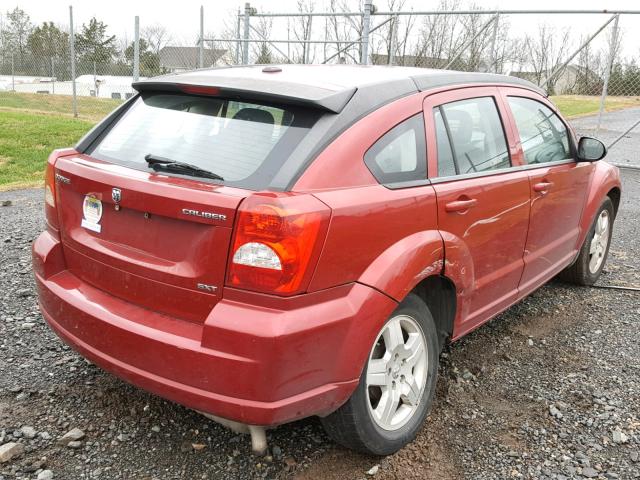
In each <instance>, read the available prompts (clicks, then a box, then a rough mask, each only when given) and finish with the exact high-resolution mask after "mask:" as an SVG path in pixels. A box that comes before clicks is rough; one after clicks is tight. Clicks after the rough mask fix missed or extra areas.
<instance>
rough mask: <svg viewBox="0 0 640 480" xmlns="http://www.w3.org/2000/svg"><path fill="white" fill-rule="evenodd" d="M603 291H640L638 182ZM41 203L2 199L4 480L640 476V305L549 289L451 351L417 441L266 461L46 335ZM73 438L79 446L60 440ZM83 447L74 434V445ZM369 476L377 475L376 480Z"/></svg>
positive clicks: (0, 420)
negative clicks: (38, 240)
mask: <svg viewBox="0 0 640 480" xmlns="http://www.w3.org/2000/svg"><path fill="white" fill-rule="evenodd" d="M623 180H624V189H625V190H624V195H623V203H622V207H621V210H620V214H619V217H618V219H617V222H616V228H615V231H614V239H613V244H612V248H611V254H610V257H609V262H608V265H607V267H606V273H605V274H604V275H603V277H602V279H601V282H600V283H601V285H627V286H636V287H637V286H640V273H639V272H640V260H639V257H638V255H637V252H638V250H639V249H640V231H639V229H640V227H639V226H638V225H639V224H640V222H639V219H640V211H639V210H640V172H639V171H634V170H628V169H627V170H624V171H623ZM42 197H43V192H42V190H23V191H14V192H4V193H0V201H2V200H11V201H12V206H7V207H0V249H1V250H0V251H1V252H2V264H1V265H2V269H1V270H0V291H2V292H3V294H2V297H1V298H0V372H1V375H0V460H1V459H2V451H3V450H2V449H3V448H7V444H9V443H11V442H14V443H17V444H18V447H17V449H18V450H21V449H22V450H24V451H23V452H22V453H20V454H19V455H18V456H16V457H15V458H13V459H12V460H9V461H8V462H5V463H0V480H4V479H14V478H25V479H26V478H29V479H35V478H41V479H46V478H52V477H51V476H50V472H51V474H52V475H53V478H56V479H81V478H82V479H88V478H99V479H125V478H126V479H174V478H175V479H177V478H184V479H198V478H234V479H235V478H237V479H244V478H290V477H295V478H298V479H315V478H319V477H321V478H323V479H324V480H330V479H343V478H344V479H349V478H354V479H362V478H371V477H374V478H382V479H386V478H402V479H411V478H420V479H438V480H448V479H505V478H538V479H564V478H603V479H604V478H621V479H634V478H640V458H639V455H640V293H638V292H633V291H622V290H612V289H601V288H576V287H572V286H568V285H565V284H561V283H558V282H552V283H550V284H549V285H547V286H545V287H543V288H542V289H540V290H539V291H537V292H535V293H534V294H533V295H531V296H530V297H528V298H527V299H526V300H524V301H523V302H521V303H520V304H518V305H516V306H514V307H512V308H511V309H509V310H508V311H507V312H505V313H504V314H502V315H500V317H499V318H498V319H496V320H494V321H493V322H491V323H489V324H488V325H486V326H484V327H482V328H480V329H479V330H477V331H476V332H474V333H472V334H470V335H468V336H467V337H465V338H464V339H462V340H461V341H459V342H456V343H455V344H453V345H451V346H449V347H447V349H446V351H445V353H444V354H443V359H442V367H441V372H440V373H441V377H440V382H439V387H438V394H437V398H436V401H435V405H434V409H433V411H432V413H431V415H430V417H429V419H428V421H427V423H426V426H425V428H424V429H423V430H422V432H421V433H420V434H419V436H418V439H417V440H416V441H415V442H414V443H412V444H411V445H409V446H408V447H406V448H404V449H403V450H401V451H400V452H398V453H397V454H395V455H392V456H390V457H387V458H385V459H380V458H375V457H368V456H363V455H358V454H355V453H352V452H349V451H346V450H344V449H341V448H338V447H336V446H334V445H332V444H331V442H330V441H329V440H328V439H327V437H326V436H325V435H324V433H323V432H322V429H321V428H320V426H319V423H318V421H317V420H316V419H309V420H305V421H301V422H296V423H294V424H291V425H285V426H282V427H279V428H277V429H275V430H273V431H271V432H269V443H270V447H271V453H272V455H271V456H270V457H267V458H256V457H253V456H252V455H251V454H250V445H249V442H248V439H247V438H245V437H242V436H238V435H235V434H233V433H231V432H229V431H228V430H226V429H224V428H222V427H220V426H218V425H216V424H214V423H212V422H210V421H208V420H207V419H205V418H204V417H201V416H200V415H199V414H197V413H194V412H192V411H190V410H187V409H185V408H183V407H180V406H177V405H174V404H172V403H169V402H165V401H163V400H161V399H159V398H157V397H154V396H152V395H149V394H147V393H145V392H143V391H141V390H138V389H136V388H134V387H131V386H129V385H127V384H125V383H124V382H122V381H120V380H118V379H117V378H115V377H112V376H111V375H109V374H107V373H104V372H102V371H101V370H99V369H97V368H96V367H94V366H92V365H90V364H88V363H87V362H85V361H84V360H83V359H82V358H81V357H79V356H78V355H77V354H75V353H74V352H73V351H72V350H70V349H69V348H68V347H66V346H65V345H63V344H62V342H61V341H60V340H58V338H57V337H56V336H55V335H54V334H52V333H51V332H50V331H49V329H48V328H47V327H46V325H45V324H44V321H43V320H42V318H41V316H40V314H39V313H38V309H37V306H36V297H35V296H34V287H33V280H32V276H31V269H30V268H31V267H30V264H31V261H30V246H31V242H32V241H33V239H34V238H35V237H36V236H37V234H38V233H39V231H40V230H41V228H42V213H41V212H42ZM73 429H80V430H81V432H77V431H75V432H73V434H72V435H71V436H72V437H73V438H65V439H62V437H63V436H64V435H65V434H67V433H68V432H70V431H72V430H73ZM74 435H75V436H74ZM367 472H369V473H370V474H373V473H374V472H375V475H370V474H369V473H367Z"/></svg>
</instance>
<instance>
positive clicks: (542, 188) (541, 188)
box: [533, 182, 553, 193]
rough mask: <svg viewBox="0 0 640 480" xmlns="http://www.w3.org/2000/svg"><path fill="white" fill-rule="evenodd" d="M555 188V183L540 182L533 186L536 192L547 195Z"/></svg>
mask: <svg viewBox="0 0 640 480" xmlns="http://www.w3.org/2000/svg"><path fill="white" fill-rule="evenodd" d="M551 187H553V182H539V183H536V184H535V185H534V186H533V191H534V192H540V193H547V191H548V190H549V189H550V188H551Z"/></svg>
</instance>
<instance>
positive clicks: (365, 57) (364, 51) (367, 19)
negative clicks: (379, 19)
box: [360, 0, 371, 65]
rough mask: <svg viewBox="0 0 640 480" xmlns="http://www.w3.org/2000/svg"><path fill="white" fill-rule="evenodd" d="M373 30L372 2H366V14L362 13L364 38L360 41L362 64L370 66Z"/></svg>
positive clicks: (368, 0) (367, 0) (365, 0)
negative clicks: (370, 44) (370, 46)
mask: <svg viewBox="0 0 640 480" xmlns="http://www.w3.org/2000/svg"><path fill="white" fill-rule="evenodd" d="M370 28H371V0H364V12H363V13H362V37H361V38H360V40H361V41H362V43H361V49H360V63H361V64H362V65H368V64H369V29H370Z"/></svg>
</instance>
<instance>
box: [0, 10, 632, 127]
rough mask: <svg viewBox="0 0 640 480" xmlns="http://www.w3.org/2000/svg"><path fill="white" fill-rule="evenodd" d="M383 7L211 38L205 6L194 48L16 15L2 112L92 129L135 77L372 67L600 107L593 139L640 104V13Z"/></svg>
mask: <svg viewBox="0 0 640 480" xmlns="http://www.w3.org/2000/svg"><path fill="white" fill-rule="evenodd" d="M387 1H388V8H389V10H388V11H379V10H378V9H376V7H375V5H374V4H372V3H371V0H366V1H365V2H364V3H363V5H362V6H361V7H362V8H361V9H360V10H355V11H349V9H348V8H347V7H348V3H345V2H338V1H335V0H330V1H329V2H328V9H327V11H323V12H319V11H314V5H315V4H314V3H313V2H310V1H301V2H299V3H298V11H296V12H291V13H286V14H279V13H259V12H258V11H257V10H256V9H254V8H252V7H251V5H250V4H248V3H247V4H246V5H245V8H244V9H243V10H238V11H237V12H233V13H232V14H230V15H228V16H227V18H226V19H225V20H224V26H223V27H220V25H219V23H220V22H217V24H218V25H217V33H216V34H212V33H205V26H206V24H207V23H206V22H205V19H207V18H213V15H214V12H211V13H210V14H209V15H208V16H205V10H204V9H203V8H201V9H200V22H199V24H196V22H194V25H193V37H192V38H193V40H192V41H190V42H176V41H175V40H174V39H175V38H176V37H175V36H174V35H172V32H170V31H169V30H168V29H167V28H165V27H163V26H161V25H145V24H144V18H143V19H142V20H143V22H142V23H141V22H140V21H139V19H138V18H137V17H135V18H131V19H130V21H131V24H132V25H134V26H135V28H134V38H133V39H125V38H118V37H116V36H114V35H112V34H111V32H110V29H109V26H108V25H105V24H104V23H102V22H101V21H99V20H98V19H96V18H91V19H82V21H78V20H77V19H74V17H73V10H72V8H71V7H70V8H69V17H68V18H69V22H68V24H64V25H58V24H54V23H52V22H45V23H42V24H40V25H34V24H32V23H31V21H30V19H29V12H26V11H23V10H22V9H20V8H19V7H16V8H15V9H13V10H9V11H7V12H0V15H1V17H0V98H1V99H3V101H2V102H0V106H2V104H3V103H5V104H8V105H14V104H24V103H28V104H33V105H35V106H36V107H37V105H38V103H42V102H46V103H47V104H54V105H55V108H56V111H59V112H60V113H66V114H70V115H75V116H79V117H81V118H87V119H91V120H94V121H95V120H98V119H99V118H101V117H102V116H103V115H105V114H106V113H108V112H109V111H110V110H112V109H113V108H114V107H115V106H117V105H118V104H119V103H120V102H122V101H124V100H126V99H127V98H129V97H131V96H132V95H133V94H134V90H133V89H132V87H131V84H132V82H133V81H135V80H136V79H138V78H147V77H152V76H156V75H161V74H165V73H171V72H182V71H187V70H192V69H196V68H208V67H212V66H221V65H233V64H253V63H260V64H264V63H365V64H377V65H404V66H415V67H424V68H441V69H452V70H462V71H469V72H495V73H503V74H508V75H513V76H517V77H520V78H524V79H527V80H530V81H532V82H533V83H536V84H538V85H540V86H542V87H543V88H544V89H546V90H547V92H548V93H549V94H550V95H554V96H555V97H554V100H555V101H556V102H557V103H559V104H562V103H565V104H566V105H565V106H567V108H568V109H569V110H570V113H571V114H574V115H580V114H581V113H586V112H593V110H594V104H595V105H596V107H597V108H596V109H599V110H600V115H599V116H598V120H597V122H596V127H595V131H596V133H597V132H599V131H600V130H601V129H602V128H604V127H605V126H606V125H605V126H603V125H602V121H601V119H602V114H603V112H604V111H606V110H611V109H618V108H627V107H633V106H636V105H637V106H638V107H640V65H639V64H638V60H639V58H638V56H637V54H638V53H639V50H638V46H637V45H635V46H634V45H633V44H629V42H628V41H627V38H628V34H629V33H634V34H635V31H636V30H637V29H638V28H637V27H638V26H639V24H640V15H638V14H640V10H639V11H618V12H612V11H595V10H591V11H588V10H573V11H568V10H564V11H534V10H518V11H516V10H503V11H487V10H480V9H467V10H464V9H461V8H460V3H459V2H458V1H457V0H442V1H441V4H440V6H439V8H438V9H436V10H433V11H423V12H421V11H407V10H403V9H402V7H403V5H404V2H403V1H402V0H387ZM194 13H197V12H194ZM215 13H216V14H219V12H215ZM576 25H580V26H581V28H579V29H576V28H575V26H576ZM585 25H588V27H585ZM577 31H579V32H580V33H576V32H577ZM634 38H635V37H634ZM633 41H637V40H633V39H631V43H632V42H633ZM10 94H13V96H11V97H9V96H8V95H10ZM45 95H46V99H45V98H44V96H45ZM636 116H637V118H639V119H640V109H639V110H638V113H636ZM632 120H633V119H632Z"/></svg>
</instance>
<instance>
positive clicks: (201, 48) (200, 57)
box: [198, 5, 204, 68]
mask: <svg viewBox="0 0 640 480" xmlns="http://www.w3.org/2000/svg"><path fill="white" fill-rule="evenodd" d="M198 43H199V48H198V68H202V67H204V7H203V6H202V5H200V41H199V42H198Z"/></svg>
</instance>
